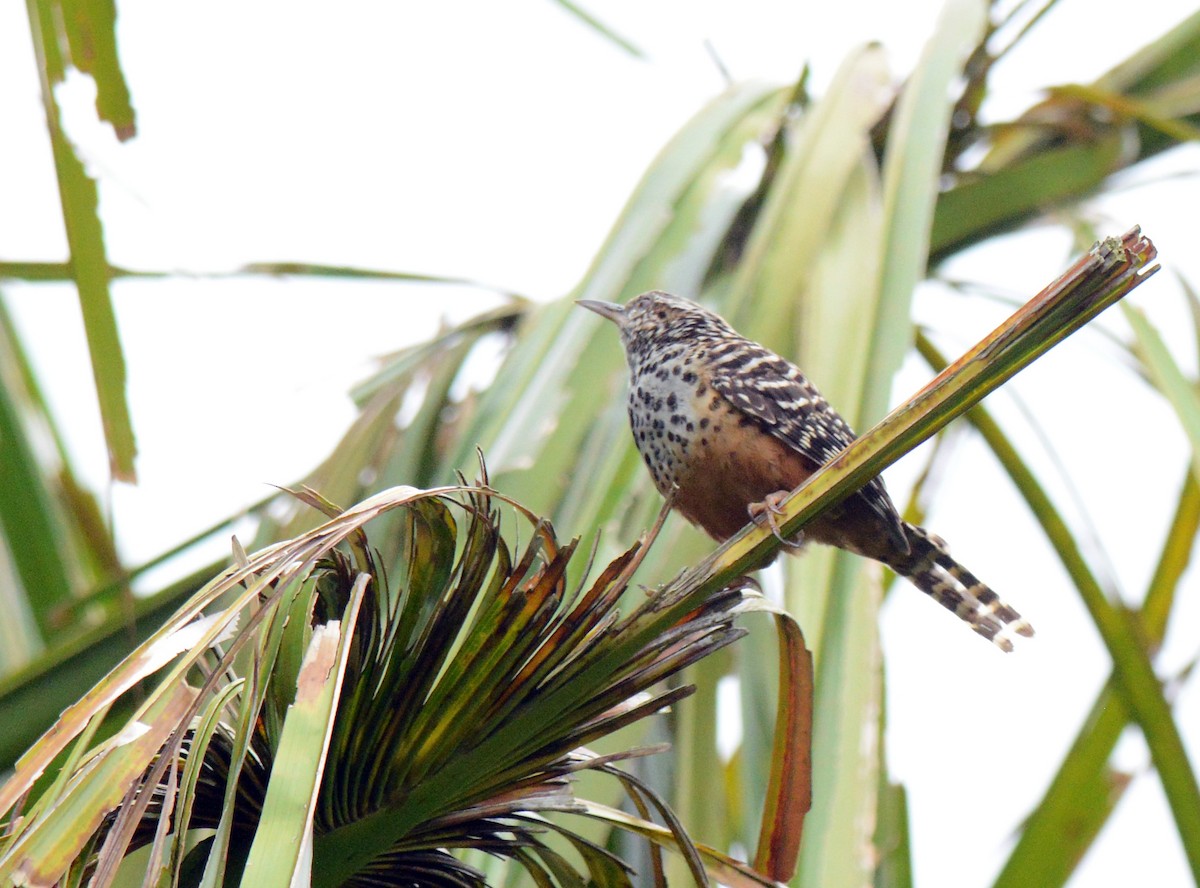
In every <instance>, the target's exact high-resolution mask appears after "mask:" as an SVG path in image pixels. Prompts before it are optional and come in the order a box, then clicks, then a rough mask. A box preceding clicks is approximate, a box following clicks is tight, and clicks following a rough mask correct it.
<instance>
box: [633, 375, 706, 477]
mask: <svg viewBox="0 0 1200 888" xmlns="http://www.w3.org/2000/svg"><path fill="white" fill-rule="evenodd" d="M714 394H715V393H714V392H713V391H712V390H711V389H710V388H708V386H706V385H705V384H704V383H703V382H702V381H701V380H700V378H699V376H698V374H696V373H695V372H693V371H692V369H691V368H689V367H687V366H685V365H684V364H683V363H682V362H681V361H678V362H677V361H664V362H662V363H661V364H657V365H651V366H648V367H645V368H642V369H641V370H640V372H638V373H635V374H634V375H633V377H632V379H631V381H630V386H629V423H630V426H631V428H632V430H633V440H634V443H635V444H636V445H637V449H638V452H639V453H641V455H642V459H643V460H644V461H645V463H646V466H647V467H648V468H649V469H650V474H651V476H652V477H653V478H654V486H655V487H657V488H658V490H659V492H660V493H662V494H663V495H664V496H665V495H667V494H668V493H670V491H671V490H672V488H673V487H674V486H675V485H676V484H679V483H680V481H681V480H682V472H683V470H684V469H685V467H686V466H687V465H688V464H689V463H690V461H691V460H692V459H693V458H694V456H695V455H696V451H697V448H698V447H699V446H700V440H701V438H702V437H706V436H707V435H708V434H709V433H710V431H711V424H712V417H711V415H710V412H711V411H710V410H709V409H708V405H709V402H710V399H712V398H713V397H714Z"/></svg>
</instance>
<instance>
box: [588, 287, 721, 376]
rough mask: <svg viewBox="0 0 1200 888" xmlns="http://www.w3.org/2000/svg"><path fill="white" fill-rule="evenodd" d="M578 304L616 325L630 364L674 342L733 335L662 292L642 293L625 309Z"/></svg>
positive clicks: (704, 312)
mask: <svg viewBox="0 0 1200 888" xmlns="http://www.w3.org/2000/svg"><path fill="white" fill-rule="evenodd" d="M578 304H579V305H582V306H583V307H584V308H586V309H588V310H589V311H594V312H595V313H596V314H598V315H600V316H601V317H603V318H608V319H609V320H610V321H612V322H613V323H614V324H616V325H617V329H619V330H620V331H621V343H622V345H624V346H625V353H626V355H627V356H628V357H629V360H630V363H631V364H632V363H633V362H634V360H635V358H636V357H637V356H639V355H644V354H646V353H647V352H649V351H651V350H652V349H655V348H660V347H662V346H665V345H669V344H671V343H673V342H694V341H696V340H702V339H708V338H721V337H726V336H731V335H736V334H735V333H734V332H733V329H732V328H731V327H730V326H729V325H728V324H727V323H725V321H724V320H723V319H722V318H721V316H720V315H718V314H715V313H714V312H711V311H709V310H708V309H707V308H704V307H703V306H700V305H697V304H696V303H695V302H692V301H691V300H690V299H684V298H683V297H682V296H674V295H672V294H670V293H664V292H663V291H661V290H651V291H650V292H648V293H643V294H642V295H640V296H637V297H635V298H633V299H631V300H629V302H627V303H625V304H624V305H618V304H617V303H615V302H600V301H598V300H595V299H580V300H578Z"/></svg>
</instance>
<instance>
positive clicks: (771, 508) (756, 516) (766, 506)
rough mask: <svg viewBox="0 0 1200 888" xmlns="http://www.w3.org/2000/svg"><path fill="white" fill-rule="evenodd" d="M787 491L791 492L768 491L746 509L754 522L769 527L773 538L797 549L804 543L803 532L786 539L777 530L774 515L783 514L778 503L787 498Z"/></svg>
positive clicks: (777, 526)
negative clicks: (759, 500)
mask: <svg viewBox="0 0 1200 888" xmlns="http://www.w3.org/2000/svg"><path fill="white" fill-rule="evenodd" d="M789 493H791V491H790V490H776V491H775V492H774V493H768V494H767V495H766V496H764V497H763V501H762V502H761V503H751V504H750V505H748V506H747V507H746V511H747V512H749V513H750V518H751V520H752V521H753V522H754V523H755V524H759V525H761V524H766V525H767V527H769V528H771V533H772V534H774V536H775V539H777V540H779V542H781V543H783V544H784V545H785V546H787V547H789V548H792V549H799V548H801V547H802V546H803V545H804V537H803V534H796V536H794V537H793V538H792V539H790V540H789V539H786V538H785V537H784V536H783V534H782V533H780V532H779V522H778V521H777V520H776V516H778V515H782V514H783V509H781V508H780V507H779V504H780V503H782V502H783V501H784V500H785V499H787V497H788V494H789Z"/></svg>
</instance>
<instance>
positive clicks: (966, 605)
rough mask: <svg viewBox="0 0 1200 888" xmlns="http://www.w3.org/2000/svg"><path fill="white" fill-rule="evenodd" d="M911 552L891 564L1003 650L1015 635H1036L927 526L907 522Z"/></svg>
mask: <svg viewBox="0 0 1200 888" xmlns="http://www.w3.org/2000/svg"><path fill="white" fill-rule="evenodd" d="M904 534H905V537H906V538H907V539H908V545H909V553H908V555H906V556H904V557H900V558H896V559H894V562H893V563H890V564H889V565H888V566H889V567H890V568H892V570H894V571H896V573H898V574H900V575H901V576H904V577H907V578H908V580H909V581H910V582H912V584H913V585H915V586H916V587H917V588H918V589H920V590H921V591H922V592H924V593H925V594H926V595H928V596H929V597H930V598H932V599H933V600H934V601H936V602H937V603H938V604H940V605H941V606H942V607H944V608H946V609H948V610H951V611H953V612H954V613H955V614H956V615H957V616H958V618H959V619H960V620H963V621H964V622H966V623H968V624H969V625H970V626H971V628H972V629H974V630H975V631H976V632H978V633H979V634H980V635H982V636H983V637H984V638H986V639H987V640H988V641H990V642H992V643H993V644H995V645H996V646H997V647H998V648H1000V649H1001V650H1002V651H1011V650H1012V649H1013V643H1012V636H1013V635H1021V636H1024V637H1025V638H1029V637H1032V635H1033V627H1032V626H1030V625H1029V623H1028V622H1027V621H1026V620H1024V619H1023V618H1022V617H1021V615H1020V614H1019V613H1017V612H1016V611H1015V610H1014V609H1013V608H1012V607H1010V606H1009V605H1007V604H1005V603H1004V602H1003V601H1001V600H1000V596H998V595H997V594H996V593H995V592H993V591H992V590H991V589H990V588H989V587H988V586H986V585H985V584H984V583H981V582H980V581H979V580H978V578H976V576H975V575H974V574H973V573H971V572H970V571H969V570H967V569H966V568H965V567H963V566H962V565H961V564H959V563H958V562H957V561H955V560H954V559H953V558H951V557H950V550H949V548H948V547H947V546H946V543H945V542H944V541H943V540H942V539H941V538H940V537H938V536H935V535H934V534H931V533H930V532H929V531H927V530H925V528H923V527H917V526H916V525H913V524H908V523H907V522H906V523H905V524H904Z"/></svg>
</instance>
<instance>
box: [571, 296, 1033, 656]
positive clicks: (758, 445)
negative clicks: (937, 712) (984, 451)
mask: <svg viewBox="0 0 1200 888" xmlns="http://www.w3.org/2000/svg"><path fill="white" fill-rule="evenodd" d="M577 302H578V304H579V305H580V306H582V307H583V308H586V309H588V310H590V311H593V312H595V313H596V314H598V315H600V316H601V317H603V318H607V319H608V320H610V321H612V322H613V323H615V324H616V325H617V328H618V330H619V331H620V335H621V343H622V345H623V346H624V350H625V358H626V362H627V363H628V365H629V372H630V384H629V396H628V406H629V421H630V427H631V429H632V431H633V439H634V443H635V445H636V446H637V449H638V451H639V452H640V454H641V456H642V459H643V460H644V461H645V463H646V466H647V467H648V468H649V470H650V475H651V477H652V478H653V480H654V485H655V487H656V488H657V489H658V491H659V493H661V494H662V495H663V496H664V497H666V498H667V500H668V502H670V503H671V506H672V508H674V509H675V510H677V511H678V512H680V513H682V515H683V516H684V517H685V518H686V519H687V520H688V521H690V522H691V523H692V524H694V525H697V526H698V527H700V528H701V529H703V530H704V531H705V532H707V533H708V534H709V535H710V536H711V537H712V538H713V539H715V540H717V541H718V542H723V541H725V540H727V539H729V538H730V537H731V536H733V535H734V534H736V533H738V532H739V531H740V530H741V529H742V528H743V527H744V526H745V525H746V524H747V523H749V522H750V521H755V522H757V523H760V524H761V523H763V522H765V523H767V524H769V525H770V527H771V529H772V530H773V531H774V532H775V534H776V536H780V534H779V530H778V525H777V523H776V521H775V516H776V515H777V514H779V512H780V507H779V504H780V503H781V502H782V501H783V499H785V498H786V497H787V495H788V494H789V493H790V492H791V491H792V490H793V489H795V488H796V487H798V486H800V485H801V484H802V483H803V482H804V481H805V480H806V479H807V478H808V477H809V476H810V475H812V474H813V473H814V472H816V471H817V469H819V468H820V467H821V466H823V465H824V464H826V463H828V462H829V461H830V460H832V459H833V458H834V457H836V456H837V455H838V454H840V453H841V452H842V451H843V450H844V449H845V448H846V447H848V446H849V445H850V444H851V443H853V441H854V440H855V438H856V437H857V436H856V435H855V433H854V431H853V430H852V429H851V428H850V426H849V425H848V424H847V423H846V421H845V420H844V419H842V417H841V416H840V415H839V414H838V413H837V411H836V410H834V408H833V407H832V406H830V404H829V402H828V401H826V400H825V398H824V397H822V395H821V393H820V392H819V391H818V390H817V388H816V387H815V386H814V385H813V384H812V383H811V382H810V381H809V380H808V379H807V377H805V375H804V374H803V373H802V372H801V371H800V368H799V367H797V366H796V365H795V364H793V363H792V362H791V361H789V360H787V359H786V358H784V357H781V356H780V355H778V354H776V353H775V352H773V351H771V350H770V349H768V348H766V347H765V346H762V345H760V344H758V343H757V342H753V341H752V340H750V339H747V338H746V337H744V336H741V335H740V334H738V333H737V332H736V331H735V330H734V329H733V328H732V327H731V326H730V325H729V324H728V323H727V322H726V321H725V320H724V319H723V318H722V317H721V316H720V315H718V314H716V313H715V312H712V311H709V310H708V309H706V308H704V307H703V306H701V305H698V304H697V303H695V302H693V301H691V300H689V299H685V298H683V297H681V296H675V295H672V294H670V293H665V292H663V291H660V290H652V291H650V292H647V293H642V294H641V295H640V296H637V297H635V298H633V299H632V300H630V301H629V302H628V303H626V304H624V305H620V304H617V303H613V302H601V301H598V300H593V299H580V300H577ZM780 539H783V537H782V536H780ZM783 541H784V543H785V544H787V547H788V548H789V549H799V548H800V547H801V546H802V545H803V544H804V543H805V542H808V541H812V542H816V543H821V544H825V545H832V546H836V547H838V548H840V549H845V550H847V551H849V552H853V553H855V554H857V555H861V556H864V557H866V558H870V559H873V560H875V561H878V562H881V563H882V564H884V565H886V566H887V567H889V568H891V569H892V570H893V571H895V572H896V573H897V574H899V575H900V576H903V577H905V578H906V579H908V580H909V581H910V582H911V583H912V584H913V585H914V586H916V587H917V588H918V589H920V590H921V591H922V592H924V593H925V594H926V595H928V596H929V597H930V598H932V599H933V600H934V601H936V602H937V603H938V604H941V605H942V606H943V607H945V608H947V609H948V610H950V611H952V612H953V613H954V614H955V615H957V616H958V617H959V618H960V619H961V620H963V621H964V622H966V623H967V624H968V625H969V626H970V627H971V628H972V629H973V630H974V631H975V632H977V633H978V634H980V635H982V636H983V637H984V638H986V639H988V640H989V641H991V642H993V643H994V644H995V645H996V646H997V647H999V648H1000V649H1001V650H1003V651H1006V652H1007V651H1011V650H1012V649H1013V642H1012V636H1014V635H1018V636H1024V637H1031V636H1032V635H1033V627H1032V626H1031V625H1030V624H1029V622H1028V621H1026V620H1025V619H1023V618H1022V617H1021V615H1020V614H1019V613H1018V612H1017V611H1016V610H1015V609H1014V608H1012V607H1011V606H1010V605H1008V604H1006V603H1004V602H1003V601H1001V600H1000V598H999V596H998V595H997V594H996V593H995V592H994V591H992V589H991V588H989V587H988V586H987V585H986V584H985V583H983V582H981V581H980V580H979V579H978V578H976V576H975V575H974V574H973V573H971V572H970V571H969V570H967V569H966V568H965V567H963V566H962V565H961V564H959V563H958V562H957V561H955V560H954V558H953V557H951V555H950V551H949V548H948V547H947V545H946V543H945V541H944V540H942V539H941V538H940V537H938V536H937V535H935V534H933V533H930V532H929V531H927V530H925V529H924V528H923V527H918V526H917V525H915V524H911V523H909V522H907V521H904V520H903V519H902V518H901V517H900V514H899V512H898V511H897V510H896V506H895V504H894V503H893V502H892V499H891V497H890V496H889V495H888V492H887V489H886V488H885V487H884V483H883V480H882V479H881V478H879V477H875V478H873V479H872V480H871V481H869V482H867V484H865V485H864V486H863V487H862V488H860V489H859V490H858V491H856V492H855V493H852V494H850V495H849V496H847V497H846V498H845V499H843V500H842V501H841V502H840V503H838V504H836V505H834V506H832V507H830V508H829V509H827V510H825V511H824V512H822V513H821V514H819V515H818V516H817V517H816V518H814V519H813V520H812V521H810V522H809V523H808V524H806V525H805V527H804V529H803V530H802V531H801V533H800V534H799V535H797V537H794V538H792V539H785V540H783Z"/></svg>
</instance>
